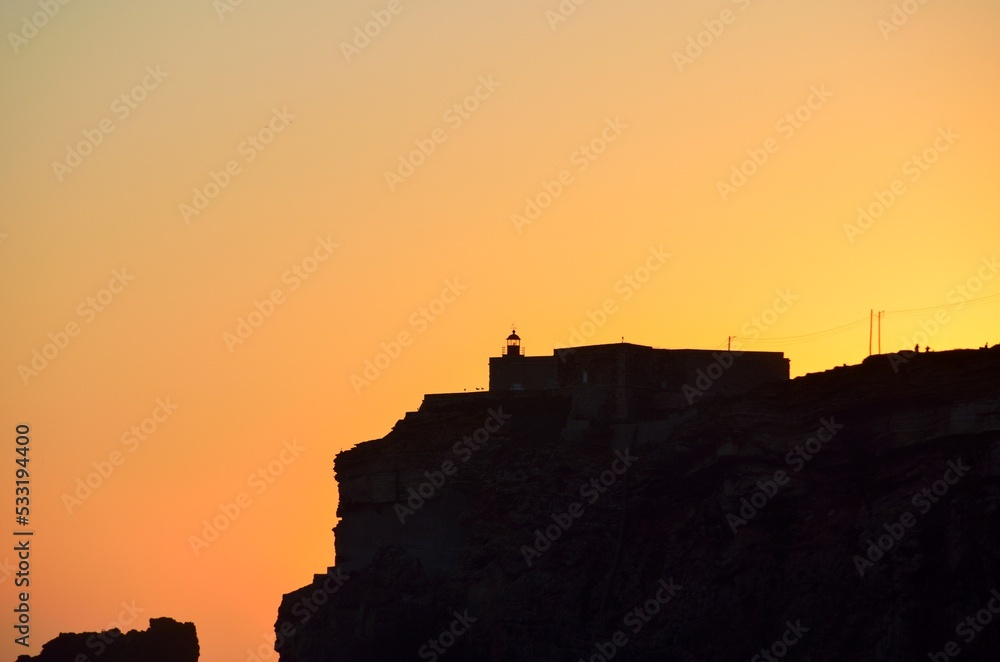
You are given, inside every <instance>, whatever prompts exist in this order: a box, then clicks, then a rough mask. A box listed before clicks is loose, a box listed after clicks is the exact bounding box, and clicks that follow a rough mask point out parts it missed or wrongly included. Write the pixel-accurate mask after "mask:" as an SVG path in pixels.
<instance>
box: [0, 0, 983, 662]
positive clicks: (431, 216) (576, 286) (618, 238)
mask: <svg viewBox="0 0 1000 662" xmlns="http://www.w3.org/2000/svg"><path fill="white" fill-rule="evenodd" d="M561 4H562V5H563V6H566V7H570V6H574V7H575V5H573V4H572V3H569V2H564V3H561ZM677 4H678V3H662V2H651V1H642V0H639V1H635V2H618V3H612V2H609V1H607V0H592V1H591V2H587V3H584V4H582V5H580V6H578V7H576V8H575V11H573V12H572V13H571V14H569V13H568V12H567V14H568V15H562V14H560V13H559V6H560V2H558V1H557V0H547V1H544V2H528V1H521V0H515V1H512V2H504V3H459V2H432V1H429V0H421V1H420V2H409V1H407V0H398V2H396V1H395V0H394V1H393V2H389V1H388V0H386V1H376V2H363V3H361V2H353V3H346V4H345V3H333V4H330V3H320V2H315V1H301V2H292V3H287V2H285V3H277V2H266V1H264V0H243V2H241V3H238V4H237V3H236V2H235V0H216V1H214V2H213V0H184V1H181V2H174V3H157V4H155V5H151V4H149V3H141V4H136V3H127V2H123V1H121V0H110V1H107V2H100V3H97V2H83V1H77V2H69V3H68V4H65V5H62V4H59V2H58V1H57V0H35V1H28V0H12V1H9V2H5V3H4V4H3V5H2V8H0V25H2V26H3V27H4V32H5V33H7V45H6V48H7V51H6V52H5V54H4V55H3V56H2V57H0V76H2V81H3V86H2V90H3V94H4V101H5V102H4V103H3V104H2V106H0V120H2V127H3V135H4V142H3V158H2V159H0V187H2V190H0V209H2V214H0V270H2V271H0V273H2V282H3V287H2V288H0V305H2V307H3V310H4V315H3V316H2V322H0V323H2V324H3V329H2V337H3V338H4V342H3V343H2V345H0V359H2V366H3V370H2V371H0V390H2V393H0V401H2V402H3V403H4V404H3V409H2V414H3V416H2V418H3V429H4V430H6V431H7V439H8V454H9V461H10V462H11V467H13V466H14V464H13V459H14V436H15V433H14V428H15V425H16V424H17V423H19V422H27V423H29V424H30V426H31V428H32V447H31V453H32V455H31V469H32V481H33V482H32V485H33V494H32V527H33V529H34V530H35V531H36V538H35V543H34V544H35V545H36V549H35V551H34V555H33V559H32V560H33V566H32V572H33V578H32V585H31V593H32V598H31V601H32V602H31V604H32V615H33V621H32V623H33V631H32V642H33V643H34V646H33V647H32V648H31V650H30V651H27V652H33V653H37V651H38V647H39V646H40V644H41V643H43V642H44V641H46V640H48V639H50V638H51V637H53V636H54V635H55V634H57V633H58V632H59V631H65V630H75V631H80V630H85V629H100V628H104V627H107V626H108V625H109V624H111V623H112V622H114V621H115V620H116V619H117V618H118V617H119V614H121V613H122V612H123V609H124V608H123V607H122V603H123V602H125V603H126V604H129V605H131V604H133V603H134V605H135V606H136V607H139V608H141V609H142V611H141V612H140V613H139V616H138V620H137V621H136V622H135V623H134V624H133V625H135V626H139V627H145V626H146V621H147V619H148V618H149V617H150V616H159V615H169V616H172V617H174V618H177V619H182V620H193V621H194V622H195V623H196V624H197V626H198V632H199V637H200V639H201V642H202V650H203V653H204V655H203V659H205V660H211V661H215V660H224V661H230V660H232V661H242V660H245V659H247V653H246V650H247V649H248V648H250V647H254V648H256V647H258V646H259V645H260V644H262V643H266V642H267V641H270V640H271V637H272V635H273V631H272V628H273V624H274V621H275V618H276V610H277V607H278V603H279V601H280V599H281V594H282V593H283V592H287V591H291V590H293V589H295V588H297V587H299V586H301V585H303V584H305V583H306V582H308V581H309V580H310V578H311V575H312V573H313V572H322V571H323V570H324V568H325V567H326V566H327V565H329V564H331V563H332V562H333V536H332V533H331V532H330V529H331V527H332V526H333V525H334V523H335V510H336V484H335V483H334V481H333V477H332V471H331V469H332V460H333V457H334V455H335V454H336V452H337V451H339V450H341V449H343V448H347V447H350V446H351V445H353V444H355V443H358V442H360V441H363V440H366V439H371V438H377V437H381V436H382V435H384V434H385V433H386V432H388V431H389V429H390V428H391V427H392V425H393V423H394V422H395V421H396V420H397V419H398V418H401V417H402V416H403V414H404V413H405V412H406V411H408V410H414V409H416V408H417V407H418V406H419V404H420V401H421V396H422V395H423V394H424V393H427V392H443V391H461V390H463V389H469V390H472V389H474V388H476V387H482V386H485V385H486V383H487V357H488V356H490V355H496V354H497V353H498V352H499V350H500V346H501V345H502V343H503V338H504V337H505V336H506V334H507V333H508V332H509V329H510V324H511V323H512V322H516V323H517V325H518V331H519V333H520V334H521V336H522V337H523V338H524V341H523V342H524V346H525V348H526V350H527V352H528V353H529V354H549V353H551V351H552V349H553V347H556V346H562V345H567V344H572V343H573V342H574V340H575V339H582V340H583V342H586V343H600V342H616V341H618V340H619V339H620V338H621V337H622V336H624V337H625V338H626V340H628V341H631V342H635V343H640V344H649V345H655V346H659V347H693V348H709V349H711V348H717V347H722V346H724V345H725V343H726V340H727V337H728V336H738V337H740V339H741V340H742V342H743V343H744V347H746V348H748V349H762V350H782V351H785V352H786V355H787V356H789V357H790V358H791V365H792V373H793V375H800V374H804V373H807V372H811V371H817V370H823V369H826V368H829V367H831V366H834V365H840V364H842V363H855V362H858V361H860V360H861V359H862V358H864V356H866V355H867V351H868V324H867V319H868V315H869V311H870V310H871V309H875V310H885V311H887V314H886V316H885V318H884V320H883V323H882V345H883V349H884V350H886V351H889V350H895V349H899V348H901V347H904V346H906V347H910V346H912V344H913V343H914V342H915V340H914V339H915V338H916V340H917V341H920V342H921V344H925V343H929V344H930V345H931V346H932V347H933V348H935V349H942V350H943V349H948V348H955V347H977V346H981V345H982V344H983V343H985V342H990V343H991V344H993V343H996V342H1000V328H998V326H997V323H996V322H997V301H998V299H996V298H993V299H990V298H988V297H996V296H997V295H998V294H1000V279H998V278H996V275H997V274H996V265H995V257H996V253H997V247H998V244H1000V242H998V239H1000V225H998V223H997V222H996V219H997V212H998V211H1000V202H998V198H997V194H996V191H997V188H996V176H997V173H998V165H1000V164H998V158H1000V157H998V156H997V155H998V154H1000V129H998V124H997V121H996V107H997V104H998V101H1000V98H998V90H997V81H998V80H1000V46H998V44H997V41H996V38H995V32H996V26H997V22H998V20H1000V6H998V5H997V4H996V3H995V2H989V1H987V0H965V1H963V2H951V3H945V2H926V3H923V4H921V3H918V2H916V1H915V0H913V1H910V2H905V3H903V2H901V3H898V8H896V9H894V7H895V6H896V3H893V2H890V1H887V0H878V1H875V2H873V1H871V0H865V1H862V0H844V1H842V2H837V3H819V2H762V1H760V0H736V1H729V0H715V1H712V2H697V3H683V6H681V7H679V6H677ZM46 7H47V8H48V11H49V12H50V13H51V14H52V15H51V16H47V15H45V14H44V8H46ZM230 10H231V11H230ZM906 10H909V11H910V14H907V13H906ZM372 12H375V13H374V14H373V13H372ZM563 19H565V20H563ZM893 20H895V23H893V22H892V21H893ZM379 21H381V22H382V23H383V24H384V25H379V24H378V22H379ZM36 24H37V25H40V26H41V27H38V28H36V27H35V25H36ZM366 24H367V29H368V30H369V32H370V33H371V34H373V35H374V36H372V37H368V38H367V41H366V40H365V39H364V38H362V37H358V34H359V32H360V33H361V34H363V31H364V30H365V29H366ZM897 28H898V29H897ZM355 39H357V41H356V45H353V46H352V45H351V44H352V42H355ZM859 208H861V209H865V210H868V213H870V214H872V216H871V217H870V218H867V219H866V218H861V219H860V220H859ZM984 298H985V299H984ZM609 300H610V304H608V305H609V309H613V310H614V312H613V313H612V314H610V315H605V316H604V317H602V316H601V315H599V314H597V312H596V311H598V310H599V309H601V308H602V306H604V305H605V304H606V303H608V301H609ZM776 301H777V302H778V303H777V304H776ZM942 307H943V308H942ZM779 311H780V312H779ZM900 311H902V312H900ZM755 318H756V320H757V321H755ZM241 320H245V323H246V324H250V323H253V324H254V325H253V326H247V327H242V326H241ZM852 323H855V324H853V325H851V324H852ZM845 325H851V326H846V328H843V329H839V327H842V326H845ZM828 330H835V332H832V333H828V334H818V332H825V331H828ZM918 332H921V333H925V334H926V340H921V336H915V334H917V333H918ZM50 334H51V335H50ZM63 334H65V335H63ZM241 334H242V336H241ZM401 334H403V338H402V344H401V345H400V346H399V352H398V355H397V356H394V357H389V358H387V357H382V358H381V359H380V358H379V354H380V353H381V352H383V351H386V348H388V349H389V350H391V351H392V352H393V353H394V354H396V353H397V352H396V351H395V349H396V348H395V346H394V345H393V343H394V342H399V341H400V336H401ZM811 334H818V335H811ZM60 344H61V345H63V347H59V346H58V345H60ZM47 345H48V347H46V346H47ZM36 351H37V352H39V355H40V356H41V358H38V357H37V356H36V354H35V352H36ZM43 353H47V354H48V355H49V358H47V359H46V358H45V357H44V354H43ZM33 359H34V360H35V366H32V361H33ZM366 361H372V362H375V361H379V362H380V363H381V364H382V365H383V366H384V369H383V370H379V373H378V374H377V375H374V373H373V372H372V371H371V370H369V376H372V375H374V376H375V379H373V380H370V383H363V382H362V381H360V380H366V381H368V380H367V379H366V377H365V375H364V372H365V368H366ZM147 419H148V420H147ZM157 419H159V420H157ZM143 425H145V431H144V428H143ZM133 426H137V427H138V431H139V433H142V434H143V436H144V437H145V438H144V439H141V438H139V437H138V436H137V434H136V433H134V432H132V431H131V428H132V427H133ZM113 462H117V465H115V464H114V463H113ZM109 463H111V464H110V466H111V469H112V470H111V471H110V472H109V470H108V466H109ZM101 469H104V471H105V473H108V476H107V477H102V476H100V474H99V473H96V474H95V473H94V472H99V471H100V470H101ZM88 476H89V477H90V479H91V482H92V483H93V484H98V483H99V485H98V487H97V488H96V489H94V490H93V491H92V494H91V495H90V496H89V497H88V498H86V499H81V500H80V502H79V503H74V502H73V501H72V499H71V498H70V497H72V496H73V495H74V494H75V491H76V490H77V488H78V486H79V484H78V482H77V481H78V479H79V480H80V481H83V482H85V481H86V480H87V478H88ZM98 479H100V480H98ZM7 480H9V481H10V484H9V487H7V488H2V489H0V491H4V493H5V494H8V497H7V498H9V499H11V500H13V471H12V470H11V472H10V473H9V475H8V479H7ZM80 494H85V491H81V492H80ZM229 504H237V505H238V508H237V509H238V511H239V512H238V516H237V517H236V518H235V520H233V521H232V522H231V523H230V524H229V525H228V526H227V527H226V530H224V531H222V532H221V533H220V534H219V536H218V538H217V539H214V540H213V541H212V542H211V543H210V544H208V545H207V546H204V545H197V544H196V545H194V547H197V549H193V546H192V543H191V537H192V536H203V534H204V531H203V529H204V528H205V526H204V524H203V521H204V520H212V519H213V518H215V517H216V516H219V517H222V518H223V519H225V518H226V515H225V512H226V511H227V510H228V511H229V512H233V506H230V505H229ZM239 504H242V505H239ZM11 505H13V504H11ZM9 524H10V525H11V526H13V515H11V521H10V522H9ZM0 531H2V530H0ZM0 535H8V534H3V533H0ZM5 547H9V546H6V545H5ZM4 554H6V556H7V557H8V558H9V557H10V556H11V555H12V553H11V552H7V553H0V561H2V560H3V557H4ZM0 566H2V563H0ZM5 574H6V573H4V572H0V587H2V591H0V605H3V608H4V613H7V614H8V617H7V618H8V619H11V616H10V614H11V612H10V608H11V607H12V605H13V596H14V587H13V585H12V581H13V580H12V578H11V577H10V576H3V575H5ZM125 613H126V614H127V612H125ZM129 624H130V623H123V625H126V626H128V625H129ZM5 627H6V626H5ZM23 652H26V651H24V650H22V649H20V648H19V647H16V646H15V645H14V644H13V642H12V637H9V636H7V637H5V638H4V639H2V640H0V653H2V654H3V655H4V656H6V657H7V658H12V657H13V656H14V655H16V654H18V653H23ZM276 657H277V656H273V657H271V658H267V659H276Z"/></svg>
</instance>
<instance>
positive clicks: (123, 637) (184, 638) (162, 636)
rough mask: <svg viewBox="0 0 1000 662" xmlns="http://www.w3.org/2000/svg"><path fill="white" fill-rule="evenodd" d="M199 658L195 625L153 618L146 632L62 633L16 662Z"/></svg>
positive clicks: (190, 661)
mask: <svg viewBox="0 0 1000 662" xmlns="http://www.w3.org/2000/svg"><path fill="white" fill-rule="evenodd" d="M198 654H199V648H198V634H197V632H196V631H195V627H194V623H178V622H177V621H175V620H173V619H171V618H151V619H149V629H147V630H131V631H129V632H126V633H122V631H121V630H119V629H117V628H115V629H113V630H106V631H104V632H82V633H79V634H68V633H63V634H60V635H59V636H58V637H56V638H55V639H53V640H52V641H50V642H48V643H46V644H44V645H43V646H42V651H41V652H40V653H39V654H38V655H35V656H34V657H31V656H28V655H21V656H19V657H18V658H17V662H87V661H88V660H100V661H101V662H197V660H198Z"/></svg>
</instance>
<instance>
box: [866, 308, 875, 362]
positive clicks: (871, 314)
mask: <svg viewBox="0 0 1000 662" xmlns="http://www.w3.org/2000/svg"><path fill="white" fill-rule="evenodd" d="M874 321H875V309H874V308H872V309H870V310H869V311H868V356H871V355H872V323H873V322H874Z"/></svg>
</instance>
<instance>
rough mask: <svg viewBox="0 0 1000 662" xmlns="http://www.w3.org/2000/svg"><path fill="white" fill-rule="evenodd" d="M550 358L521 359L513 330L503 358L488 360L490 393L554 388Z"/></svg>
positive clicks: (522, 355) (553, 371)
mask: <svg viewBox="0 0 1000 662" xmlns="http://www.w3.org/2000/svg"><path fill="white" fill-rule="evenodd" d="M554 358H555V357H553V356H525V355H524V351H523V350H522V349H521V337H520V336H518V335H517V331H516V330H514V331H512V332H511V334H510V335H509V336H507V346H506V347H505V348H504V351H503V355H502V356H499V357H495V356H494V357H490V390H491V391H511V390H513V391H520V390H534V389H547V388H555V387H556V386H557V382H556V366H555V361H554Z"/></svg>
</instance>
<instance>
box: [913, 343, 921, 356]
mask: <svg viewBox="0 0 1000 662" xmlns="http://www.w3.org/2000/svg"><path fill="white" fill-rule="evenodd" d="M913 351H914V353H916V354H919V353H920V345H919V344H917V345H914V346H913Z"/></svg>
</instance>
